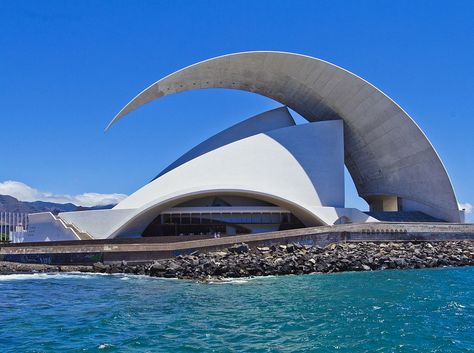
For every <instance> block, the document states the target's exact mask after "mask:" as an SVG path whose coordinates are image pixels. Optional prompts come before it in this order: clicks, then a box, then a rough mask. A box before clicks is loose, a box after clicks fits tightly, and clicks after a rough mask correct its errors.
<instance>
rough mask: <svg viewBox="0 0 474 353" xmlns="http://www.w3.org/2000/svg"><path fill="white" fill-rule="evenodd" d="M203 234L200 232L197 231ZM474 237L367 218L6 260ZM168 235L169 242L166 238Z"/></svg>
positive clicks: (74, 248) (468, 228)
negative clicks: (361, 221)
mask: <svg viewBox="0 0 474 353" xmlns="http://www.w3.org/2000/svg"><path fill="white" fill-rule="evenodd" d="M197 238H199V237H197ZM465 239H471V240H474V224H448V223H365V224H346V225H337V226H325V227H313V228H301V229H295V230H288V231H280V232H272V233H261V234H253V235H240V236H228V237H222V238H218V239H215V238H206V239H203V238H202V237H201V238H200V239H192V240H190V239H189V237H163V238H161V239H160V238H140V239H110V240H101V241H95V240H90V241H67V242H65V241H63V242H48V243H23V244H8V245H1V246H0V261H16V262H29V263H44V264H55V265H67V264H77V265H79V264H84V265H87V264H92V263H94V262H104V263H113V262H120V261H122V260H125V261H128V262H132V263H135V262H136V263H140V262H149V261H152V260H156V259H166V258H171V257H175V256H178V255H185V254H190V253H193V252H195V251H201V252H206V251H213V250H219V249H225V248H228V247H229V246H231V245H232V244H236V243H247V244H248V245H249V246H250V247H251V248H254V247H257V246H271V245H274V244H286V243H300V244H302V245H305V244H306V245H317V246H326V245H328V244H330V243H336V242H341V241H352V242H357V241H445V240H465ZM163 241H166V242H163Z"/></svg>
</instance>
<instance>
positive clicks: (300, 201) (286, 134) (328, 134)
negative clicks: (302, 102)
mask: <svg viewBox="0 0 474 353" xmlns="http://www.w3.org/2000/svg"><path fill="white" fill-rule="evenodd" d="M315 141H319V145H318V146H317V148H316V150H313V147H314V143H315ZM308 147H309V148H311V150H308ZM343 150H344V147H343V124H342V121H337V120H336V121H325V122H319V123H308V124H304V125H297V126H292V127H287V128H282V129H277V130H273V131H270V132H267V133H265V134H263V133H261V134H257V135H254V136H250V137H247V138H244V139H241V140H238V141H235V142H232V143H230V144H227V145H225V146H222V147H219V148H217V149H215V150H213V151H210V152H208V153H205V154H203V155H201V156H199V157H196V158H194V159H192V160H190V161H188V162H187V163H184V164H182V165H180V166H178V167H176V168H174V169H172V170H170V171H168V172H167V173H165V174H163V175H162V176H161V177H159V178H158V179H155V180H154V181H152V182H151V183H149V184H147V185H145V186H144V187H142V188H141V189H140V190H138V191H136V192H135V193H133V194H132V195H130V196H129V197H128V198H126V199H125V200H123V201H122V202H120V203H119V204H118V205H117V206H115V207H114V210H130V209H135V210H137V212H136V214H135V215H133V216H130V217H128V218H127V219H124V220H123V222H122V224H121V225H120V226H119V227H118V228H117V230H116V231H114V232H113V235H112V234H111V236H117V235H122V234H128V235H132V233H137V232H141V231H143V229H144V227H146V225H148V224H149V223H150V222H151V221H152V220H153V219H154V218H155V217H156V216H157V215H158V214H159V212H160V210H161V211H162V210H165V209H168V208H170V207H172V206H174V205H176V204H178V203H181V202H183V201H185V200H186V199H189V198H193V197H197V196H198V195H202V196H203V195H210V194H213V195H219V194H225V193H228V194H235V195H248V196H252V197H256V198H261V199H264V200H266V201H270V202H271V203H273V204H275V205H278V206H281V207H284V208H286V209H289V210H291V211H292V212H293V213H294V214H295V215H296V216H297V217H298V218H300V219H301V220H302V221H303V222H304V223H305V224H307V225H319V224H327V223H326V222H325V221H324V220H322V219H320V218H319V217H318V215H317V214H314V213H312V212H311V211H310V210H309V209H310V208H312V207H321V206H326V207H339V208H341V207H344V153H343Z"/></svg>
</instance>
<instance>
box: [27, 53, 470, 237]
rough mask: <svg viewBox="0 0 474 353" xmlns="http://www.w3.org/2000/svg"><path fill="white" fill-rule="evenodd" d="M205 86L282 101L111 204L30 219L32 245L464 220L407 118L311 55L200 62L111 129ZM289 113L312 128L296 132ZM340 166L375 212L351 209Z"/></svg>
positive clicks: (161, 85)
mask: <svg viewBox="0 0 474 353" xmlns="http://www.w3.org/2000/svg"><path fill="white" fill-rule="evenodd" d="M202 88H230V89H239V90H245V91H249V92H254V93H257V94H260V95H264V96H267V97H269V98H272V99H274V100H276V101H278V102H280V103H281V104H283V106H282V107H281V108H277V109H274V110H271V111H267V112H264V113H261V114H259V115H256V116H254V117H251V118H249V119H247V120H244V121H242V122H241V123H239V124H237V125H235V126H232V127H230V128H228V129H227V130H224V131H222V132H220V133H218V134H217V135H215V136H213V137H211V138H209V139H208V140H206V141H204V142H202V143H201V144H199V145H198V146H196V147H194V148H193V149H191V150H190V151H189V152H187V153H185V154H184V155H183V156H181V157H180V158H178V159H177V160H176V161H175V162H173V163H172V164H171V165H170V166H168V167H167V168H165V169H164V170H163V171H162V172H161V173H159V175H158V176H157V177H156V178H155V179H153V180H152V181H151V182H150V183H148V184H147V185H145V186H144V187H142V188H141V189H139V190H138V191H136V192H135V193H133V194H132V195H130V196H129V197H128V198H126V199H125V200H123V201H122V202H120V203H119V204H118V205H116V206H115V207H114V208H113V209H110V210H93V211H80V212H63V213H60V214H59V215H58V216H54V215H52V214H50V213H39V214H31V215H30V217H29V219H30V226H29V229H28V233H27V234H26V235H25V237H24V238H25V241H42V240H46V239H47V240H66V239H90V238H93V239H105V238H114V237H144V236H145V237H146V236H179V235H188V236H189V235H203V236H204V235H205V236H218V235H221V234H222V235H234V234H247V233H258V232H268V231H277V230H284V229H291V228H298V227H308V226H320V225H334V224H341V223H361V222H377V221H378V220H389V221H423V222H425V221H442V222H456V223H458V222H462V221H463V213H462V211H459V209H458V203H457V200H456V196H455V193H454V190H453V187H452V185H451V181H450V179H449V177H448V174H447V172H446V170H445V168H444V166H443V163H442V162H441V160H440V158H439V156H438V154H437V153H436V151H435V150H434V148H433V146H432V145H431V143H430V142H429V141H428V139H427V137H426V136H425V135H424V133H423V132H422V131H421V130H420V128H419V127H418V126H417V125H416V123H415V122H414V121H413V120H412V119H411V118H410V117H409V116H408V114H407V113H405V112H404V111H403V109H402V108H401V107H400V106H398V105H397V104H396V103H395V102H394V101H393V100H391V99H390V98H389V97H387V96H386V95H385V94H384V93H383V92H381V91H380V90H378V89H377V88H375V87H374V86H373V85H371V84H370V83H368V82H367V81H365V80H363V79H362V78H360V77H358V76H356V75H354V74H352V73H351V72H349V71H346V70H344V69H342V68H340V67H337V66H335V65H333V64H330V63H328V62H325V61H322V60H319V59H315V58H312V57H308V56H303V55H298V54H290V53H281V52H247V53H238V54H231V55H225V56H222V57H217V58H214V59H210V60H206V61H204V62H201V63H197V64H195V65H192V66H189V67H187V68H184V69H182V70H180V71H177V72H175V73H173V74H171V75H169V76H166V77H165V78H163V79H161V80H159V81H157V82H156V83H155V84H153V85H152V86H150V87H149V88H147V89H146V90H144V91H143V92H142V93H140V94H139V95H138V96H137V97H135V98H134V99H133V100H132V101H131V102H130V103H128V104H127V105H126V106H125V107H124V108H123V109H122V110H121V111H120V113H119V114H118V115H117V116H116V117H115V118H114V119H113V120H112V122H111V123H110V124H109V126H108V128H109V127H110V126H112V125H113V124H114V123H115V122H116V121H117V120H119V119H120V118H122V117H123V116H124V115H126V114H128V113H130V112H131V111H133V110H135V109H136V108H138V107H140V106H142V105H143V104H146V103H148V102H150V101H152V100H155V99H158V98H160V97H163V96H166V95H170V94H173V93H178V92H182V91H188V90H194V89H202ZM286 107H289V108H291V109H293V110H294V111H296V112H298V113H299V114H300V115H301V116H303V117H304V118H306V119H307V120H308V123H306V124H300V125H296V124H295V122H294V120H293V118H292V117H291V115H290V113H289V111H288V109H287V108H286ZM203 123H205V121H203ZM344 165H345V166H346V167H347V169H348V170H349V172H350V174H351V176H352V178H353V180H354V183H355V186H356V188H357V191H358V193H359V195H360V196H361V197H362V198H363V199H364V200H366V201H367V203H368V204H369V206H370V212H367V213H364V212H362V211H360V210H357V209H354V208H346V207H345V201H344Z"/></svg>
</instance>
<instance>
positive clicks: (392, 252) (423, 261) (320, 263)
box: [146, 241, 474, 280]
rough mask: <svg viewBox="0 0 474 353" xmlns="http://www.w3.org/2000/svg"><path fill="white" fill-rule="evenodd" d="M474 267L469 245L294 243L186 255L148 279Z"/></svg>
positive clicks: (158, 265)
mask: <svg viewBox="0 0 474 353" xmlns="http://www.w3.org/2000/svg"><path fill="white" fill-rule="evenodd" d="M466 265H474V242H472V241H457V242H456V241H451V242H433V243H427V242H420V243H412V242H406V243H402V242H399V243H398V242H397V243H395V242H390V243H373V242H357V243H339V244H331V245H329V246H328V247H326V248H319V247H313V246H307V245H305V246H302V245H299V244H287V245H277V246H271V247H260V248H256V249H250V248H249V247H248V246H247V245H246V244H240V245H235V246H233V247H231V248H229V249H227V250H226V251H217V252H212V253H207V254H191V255H185V256H178V257H176V258H173V259H168V260H161V261H155V262H154V263H153V264H151V265H150V266H149V267H148V268H147V271H146V272H147V273H148V274H149V275H150V276H156V277H177V278H188V279H198V280H203V279H207V278H226V277H248V276H269V275H288V274H307V273H314V272H320V273H331V272H342V271H370V270H384V269H405V268H425V267H439V266H466Z"/></svg>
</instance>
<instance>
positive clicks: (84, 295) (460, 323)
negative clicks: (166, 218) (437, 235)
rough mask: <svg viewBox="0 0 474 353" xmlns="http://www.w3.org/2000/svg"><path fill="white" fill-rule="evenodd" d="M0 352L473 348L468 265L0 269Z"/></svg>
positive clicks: (473, 292)
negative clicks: (235, 272) (295, 270)
mask: <svg viewBox="0 0 474 353" xmlns="http://www.w3.org/2000/svg"><path fill="white" fill-rule="evenodd" d="M0 325H1V326H0V352H2V353H3V352H304V351H306V352H474V267H466V268H442V269H427V270H405V271H398V270H397V271H395V270H386V271H379V272H357V273H355V272H352V273H339V274H326V275H305V276H283V277H266V278H253V279H236V280H229V281H225V282H216V283H211V284H200V283H194V282H192V281H184V280H174V279H157V278H149V277H145V276H128V275H97V274H34V275H10V276H0Z"/></svg>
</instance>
